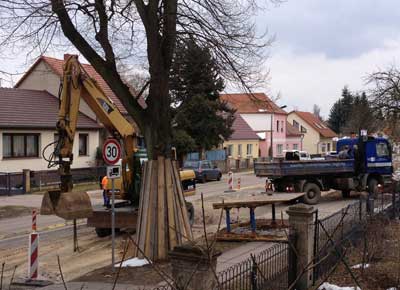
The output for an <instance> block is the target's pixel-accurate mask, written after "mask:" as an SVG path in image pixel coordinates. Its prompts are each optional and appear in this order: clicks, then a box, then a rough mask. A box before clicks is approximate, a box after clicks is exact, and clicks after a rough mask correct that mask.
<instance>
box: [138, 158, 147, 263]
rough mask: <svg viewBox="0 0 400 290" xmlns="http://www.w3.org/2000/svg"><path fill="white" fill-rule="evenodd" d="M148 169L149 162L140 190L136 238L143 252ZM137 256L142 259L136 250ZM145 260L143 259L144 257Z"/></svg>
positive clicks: (144, 171)
mask: <svg viewBox="0 0 400 290" xmlns="http://www.w3.org/2000/svg"><path fill="white" fill-rule="evenodd" d="M148 167H149V164H148V162H145V163H144V167H143V174H142V185H141V188H140V199H139V214H138V222H137V230H136V233H137V238H136V241H137V242H136V243H137V245H138V246H139V247H140V249H141V250H143V247H144V236H143V235H142V232H143V227H144V225H145V222H144V221H143V219H144V216H145V215H144V212H145V209H144V206H145V199H146V198H148V196H147V195H146V194H145V192H146V190H147V188H148V185H149V179H148V173H147V171H148ZM136 256H138V257H142V254H140V252H139V251H138V250H137V249H136ZM142 258H143V257H142Z"/></svg>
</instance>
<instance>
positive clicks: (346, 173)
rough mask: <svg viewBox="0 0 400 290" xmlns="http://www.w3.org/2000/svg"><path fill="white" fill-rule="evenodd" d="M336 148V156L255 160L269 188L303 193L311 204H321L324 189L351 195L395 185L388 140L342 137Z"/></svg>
mask: <svg viewBox="0 0 400 290" xmlns="http://www.w3.org/2000/svg"><path fill="white" fill-rule="evenodd" d="M336 147H337V157H336V158H329V159H326V160H287V159H286V160H280V161H278V162H268V161H255V162H254V172H255V174H256V176H258V177H266V178H267V185H266V187H269V188H270V189H271V190H273V191H275V192H303V193H304V196H303V201H304V202H305V203H307V204H317V203H318V201H319V199H320V197H321V191H324V190H330V189H335V190H341V191H342V195H343V197H349V196H350V192H351V191H352V190H355V191H368V192H369V193H370V194H376V193H377V192H379V191H380V190H383V189H384V188H385V187H387V186H389V185H390V184H391V178H392V173H393V167H392V152H391V151H392V150H391V146H390V143H389V141H388V140H387V139H385V138H374V137H367V136H363V137H359V138H348V139H341V140H339V141H338V142H337V146H336Z"/></svg>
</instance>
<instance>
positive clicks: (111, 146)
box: [103, 139, 121, 165]
mask: <svg viewBox="0 0 400 290" xmlns="http://www.w3.org/2000/svg"><path fill="white" fill-rule="evenodd" d="M120 158H121V145H119V143H118V141H117V140H115V139H108V140H107V141H106V142H105V143H104V146H103V159H104V161H105V162H106V163H107V164H109V165H114V164H116V163H117V162H118V161H119V159H120Z"/></svg>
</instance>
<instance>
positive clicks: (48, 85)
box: [14, 55, 146, 120]
mask: <svg viewBox="0 0 400 290" xmlns="http://www.w3.org/2000/svg"><path fill="white" fill-rule="evenodd" d="M68 56H69V55H65V57H64V58H66V57H68ZM63 64H64V60H62V59H57V58H52V57H48V56H41V57H39V58H38V59H37V61H36V62H35V63H34V64H33V65H32V66H31V67H30V68H29V69H28V71H27V72H26V73H25V74H24V75H23V76H22V77H21V78H20V79H19V80H18V82H17V83H16V85H15V86H14V88H19V89H30V90H46V91H48V92H49V93H50V94H52V95H54V96H58V94H59V88H60V80H61V78H62V75H63ZM81 64H82V66H83V69H84V70H85V71H86V73H87V74H88V75H89V76H90V77H91V78H92V79H94V80H95V81H96V82H97V84H98V85H99V86H100V88H101V89H102V90H103V91H104V93H105V94H106V95H107V97H108V98H109V99H110V100H111V101H112V102H113V103H114V104H115V105H116V107H117V108H118V109H119V110H120V112H121V113H122V114H124V115H125V114H127V111H126V109H125V108H124V106H123V105H122V103H121V101H120V100H119V99H118V97H117V96H116V95H115V94H114V92H113V91H112V90H111V88H110V87H109V86H108V84H107V83H106V82H105V80H104V79H103V78H102V77H101V76H100V75H99V74H98V73H97V72H96V70H95V69H94V68H93V67H92V66H91V65H90V64H84V63H81ZM138 101H139V103H140V105H141V106H143V107H145V106H146V103H145V101H144V99H142V98H140V99H139V100H138ZM79 109H80V111H81V112H83V113H85V114H86V115H87V116H89V117H90V118H92V119H94V120H96V115H95V114H94V113H93V111H92V110H91V109H90V108H89V106H88V105H87V104H86V103H85V101H83V100H81V104H80V108H79Z"/></svg>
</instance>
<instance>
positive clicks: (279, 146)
mask: <svg viewBox="0 0 400 290" xmlns="http://www.w3.org/2000/svg"><path fill="white" fill-rule="evenodd" d="M276 152H277V154H278V155H282V154H283V145H282V144H277V145H276Z"/></svg>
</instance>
